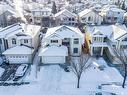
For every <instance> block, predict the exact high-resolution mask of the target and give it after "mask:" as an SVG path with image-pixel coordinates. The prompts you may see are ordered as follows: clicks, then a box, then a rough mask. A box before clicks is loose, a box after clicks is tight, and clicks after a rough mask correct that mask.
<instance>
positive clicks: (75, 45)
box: [70, 38, 82, 56]
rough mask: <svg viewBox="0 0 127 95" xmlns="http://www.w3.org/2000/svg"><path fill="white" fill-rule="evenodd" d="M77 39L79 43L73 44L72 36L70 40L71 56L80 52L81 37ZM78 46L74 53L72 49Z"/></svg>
mask: <svg viewBox="0 0 127 95" xmlns="http://www.w3.org/2000/svg"><path fill="white" fill-rule="evenodd" d="M78 39H79V44H74V38H73V39H71V40H70V54H71V55H73V56H79V55H80V54H81V52H82V39H80V38H78ZM74 48H78V53H74V51H73V49H74Z"/></svg>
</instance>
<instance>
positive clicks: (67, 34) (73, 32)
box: [44, 25, 84, 39]
mask: <svg viewBox="0 0 127 95" xmlns="http://www.w3.org/2000/svg"><path fill="white" fill-rule="evenodd" d="M53 35H56V36H57V37H59V38H60V39H64V38H83V37H84V36H83V34H82V33H81V31H80V30H79V29H78V28H76V27H72V26H65V25H61V26H57V27H53V28H49V29H48V30H47V33H46V35H45V37H44V38H46V39H48V38H51V37H52V36H53Z"/></svg>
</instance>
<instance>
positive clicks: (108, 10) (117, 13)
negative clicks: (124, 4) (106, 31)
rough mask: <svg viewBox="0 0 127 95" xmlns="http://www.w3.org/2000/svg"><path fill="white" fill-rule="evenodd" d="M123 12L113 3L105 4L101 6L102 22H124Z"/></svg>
mask: <svg viewBox="0 0 127 95" xmlns="http://www.w3.org/2000/svg"><path fill="white" fill-rule="evenodd" d="M124 13H125V11H124V10H122V9H119V8H118V7H116V6H115V5H106V6H104V7H103V8H102V11H101V13H100V15H101V16H103V20H104V23H108V24H114V23H123V22H124Z"/></svg>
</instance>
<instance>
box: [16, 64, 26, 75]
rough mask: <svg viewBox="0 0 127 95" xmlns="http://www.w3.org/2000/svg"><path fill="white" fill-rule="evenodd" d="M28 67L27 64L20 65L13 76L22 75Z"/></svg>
mask: <svg viewBox="0 0 127 95" xmlns="http://www.w3.org/2000/svg"><path fill="white" fill-rule="evenodd" d="M27 68H28V65H27V64H23V65H20V66H19V67H18V69H17V70H16V73H15V76H23V75H24V74H25V72H26V70H27Z"/></svg>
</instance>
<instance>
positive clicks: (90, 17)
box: [78, 9, 103, 25]
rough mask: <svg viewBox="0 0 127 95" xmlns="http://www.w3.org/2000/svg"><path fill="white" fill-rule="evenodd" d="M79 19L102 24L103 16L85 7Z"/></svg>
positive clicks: (86, 22)
mask: <svg viewBox="0 0 127 95" xmlns="http://www.w3.org/2000/svg"><path fill="white" fill-rule="evenodd" d="M78 16H79V21H80V22H81V23H82V24H87V25H101V23H102V21H103V17H102V16H101V15H99V14H98V13H96V12H94V11H93V10H91V9H85V10H83V11H81V12H80V13H78Z"/></svg>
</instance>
